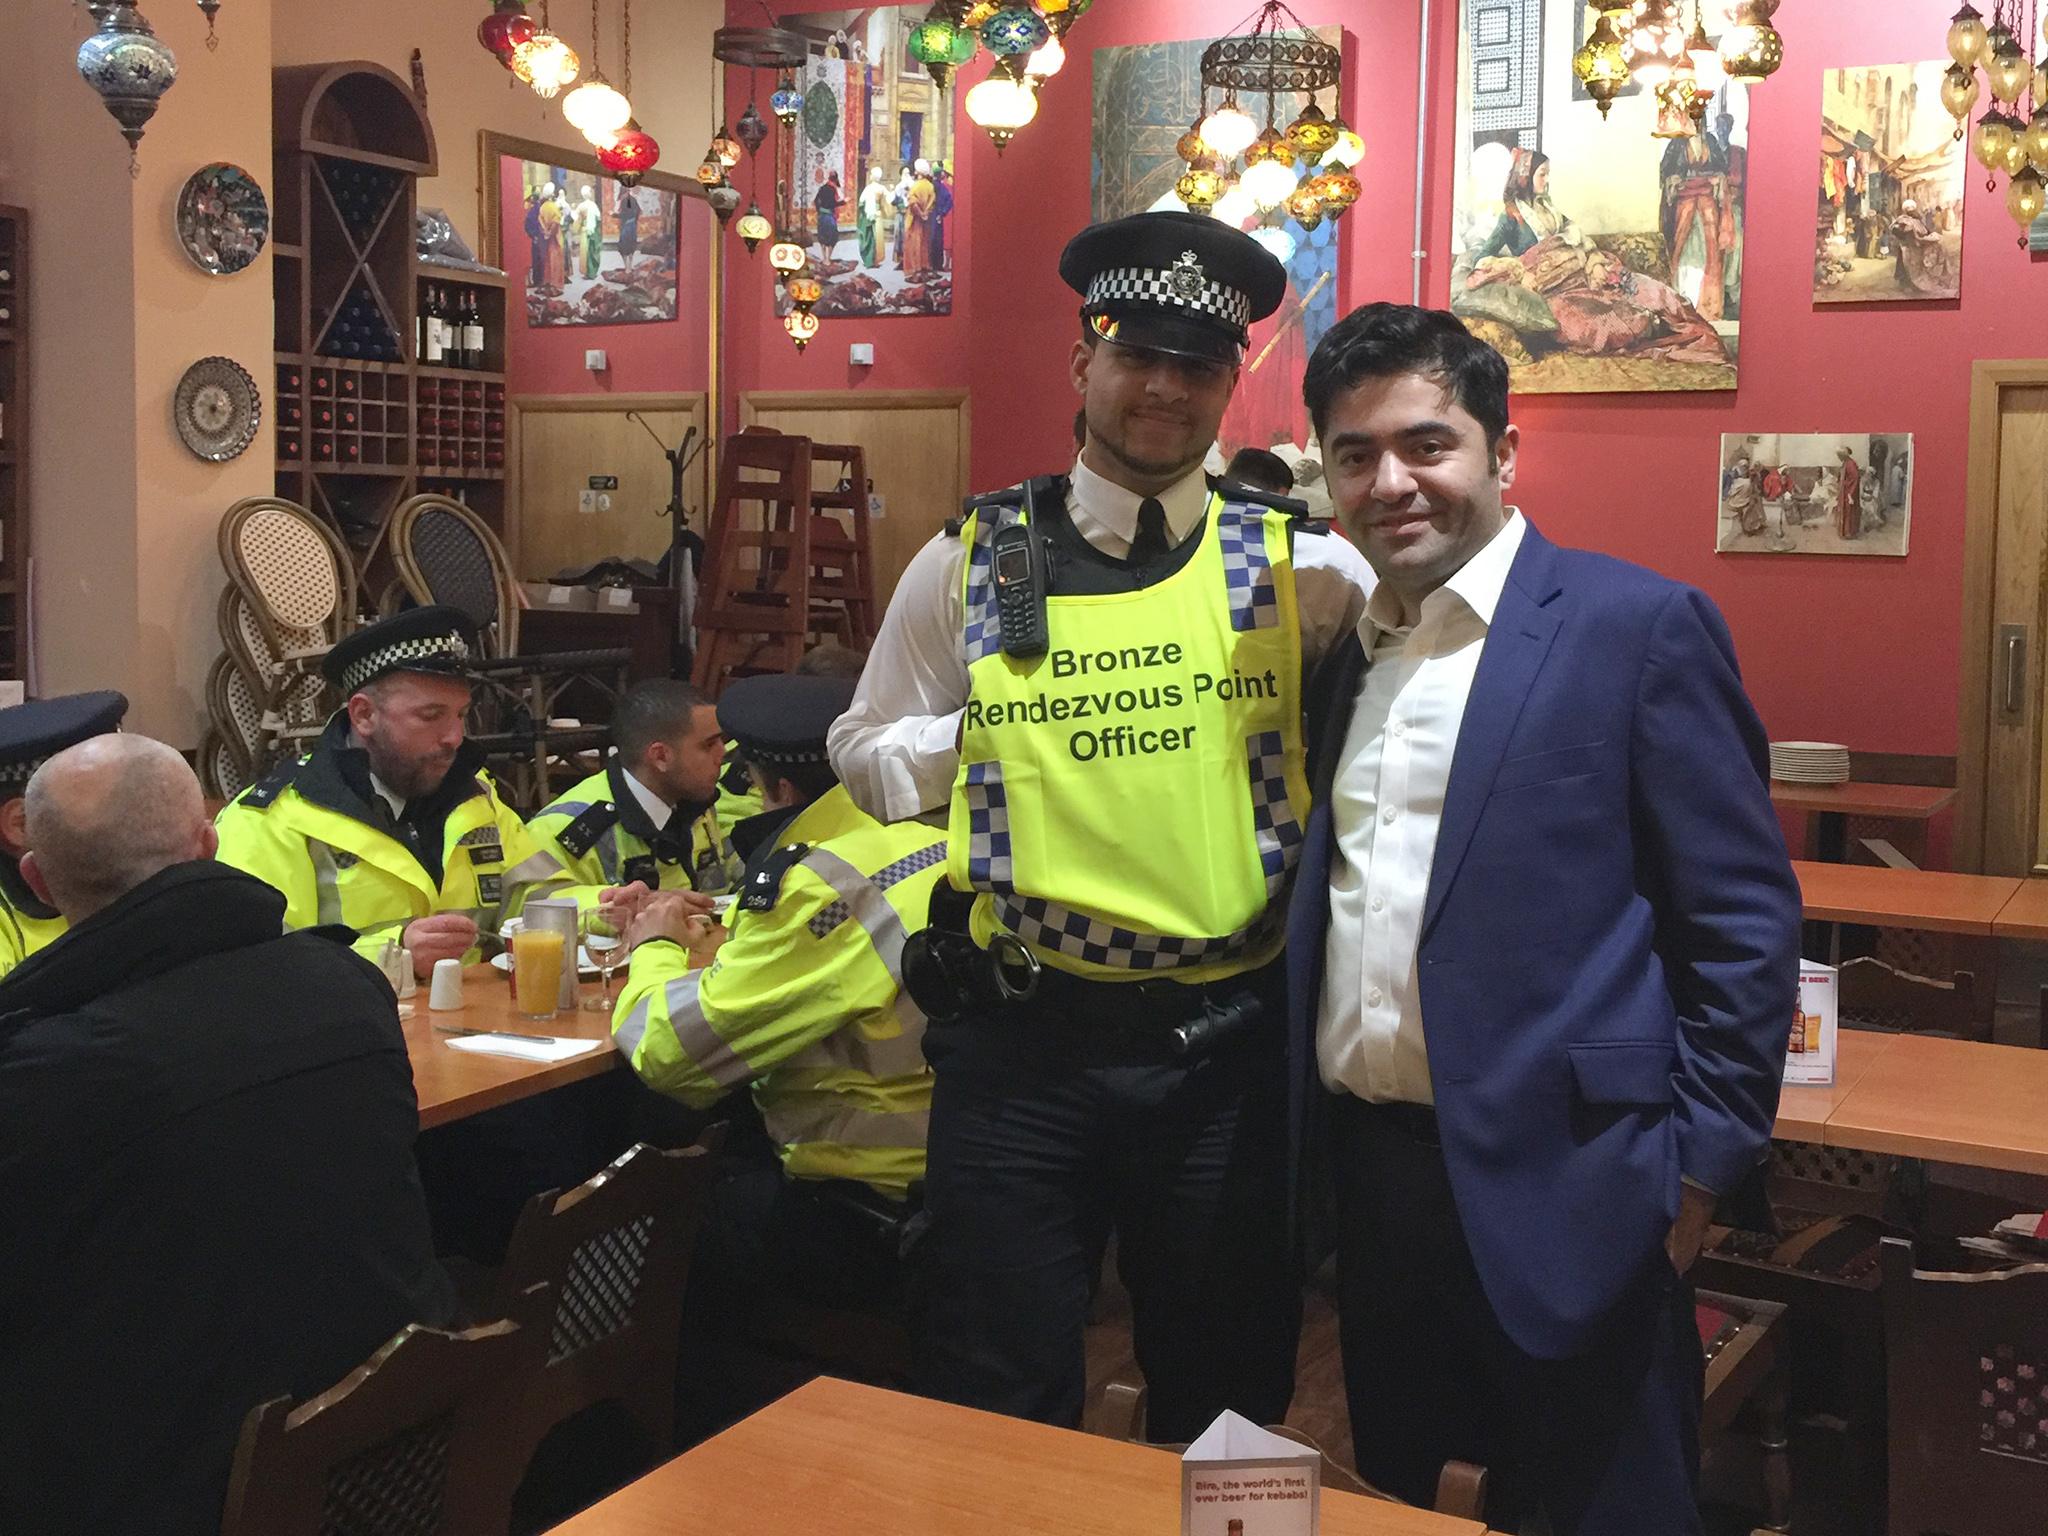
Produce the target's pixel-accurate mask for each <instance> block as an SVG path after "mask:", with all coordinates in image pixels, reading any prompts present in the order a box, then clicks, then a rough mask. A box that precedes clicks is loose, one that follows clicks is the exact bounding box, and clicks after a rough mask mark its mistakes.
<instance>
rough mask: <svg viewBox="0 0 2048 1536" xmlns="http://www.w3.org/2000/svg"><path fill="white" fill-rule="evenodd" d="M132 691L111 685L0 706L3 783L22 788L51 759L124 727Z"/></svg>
mask: <svg viewBox="0 0 2048 1536" xmlns="http://www.w3.org/2000/svg"><path fill="white" fill-rule="evenodd" d="M127 713H128V699H127V697H126V695H124V694H119V693H116V692H114V690H113V689H111V688H106V689H102V690H100V691H99V692H96V693H68V694H65V695H63V696H62V697H61V698H55V699H32V700H30V701H29V702H28V703H26V704H16V705H15V706H13V707H12V708H11V709H0V784H4V785H8V786H10V787H12V788H14V789H16V790H18V789H19V788H20V787H21V786H22V785H23V784H26V783H27V782H28V779H29V776H30V775H31V774H33V773H34V772H35V771H36V770H37V769H38V768H40V767H42V765H43V763H44V762H45V761H46V760H48V759H49V758H52V757H55V756H56V755H57V754H58V753H59V752H62V751H63V750H64V749H65V748H66V747H75V746H77V745H78V744H79V743H80V742H81V741H90V740H91V739H92V738H93V737H95V736H104V735H106V734H107V733H108V732H109V731H116V730H119V729H120V728H121V717H122V716H123V715H125V714H127Z"/></svg>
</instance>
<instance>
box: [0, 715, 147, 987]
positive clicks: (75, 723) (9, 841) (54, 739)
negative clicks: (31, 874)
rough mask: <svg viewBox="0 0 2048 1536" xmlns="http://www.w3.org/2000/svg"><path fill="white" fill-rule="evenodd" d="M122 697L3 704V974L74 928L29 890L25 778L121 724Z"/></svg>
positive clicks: (0, 909) (0, 903) (0, 718)
mask: <svg viewBox="0 0 2048 1536" xmlns="http://www.w3.org/2000/svg"><path fill="white" fill-rule="evenodd" d="M127 713H128V700H127V698H126V696H124V695H122V694H119V693H115V692H114V691H113V690H112V689H104V690H102V691H100V692H98V693H69V694H65V695H63V696H62V697H60V698H54V699H31V700H30V701H29V702H28V703H26V704H16V705H14V706H13V707H12V708H10V709H0V976H4V975H5V974H6V973H7V972H9V971H11V970H13V969H14V968H15V967H16V966H17V965H19V964H21V962H22V961H24V960H26V959H27V958H28V957H29V956H30V955H32V954H34V953H36V952H37V951H38V950H40V949H44V948H46V947H47V946H49V945H51V944H54V943H55V942H56V941H57V940H58V939H59V938H60V937H62V936H63V934H64V932H65V931H66V930H67V929H68V928H69V927H70V926H71V925H70V924H69V923H67V922H66V921H65V920H64V914H63V913H61V912H59V911H58V910H57V909H56V908H55V907H53V906H51V905H50V904H49V903H48V902H46V901H44V900H43V899H42V898H41V897H40V896H38V895H36V893H35V892H34V891H32V890H30V889H29V887H28V882H27V881H26V880H25V879H23V878H22V874H21V856H22V855H23V854H24V853H27V852H28V851H29V850H28V815H27V811H26V809H25V804H24V801H23V798H22V797H23V796H24V795H25V794H26V793H27V790H28V781H29V780H30V779H32V778H33V777H35V771H36V770H37V769H38V768H40V767H42V766H43V764H44V762H45V761H46V760H48V759H49V758H53V757H55V756H56V755H57V754H58V753H59V752H62V751H63V750H64V749H65V748H66V747H75V746H77V745H78V744H79V743H80V742H81V741H89V740H91V739H92V738H93V737H95V736H104V735H106V734H107V733H108V732H109V731H118V730H119V729H121V717H122V716H123V715H125V714H127Z"/></svg>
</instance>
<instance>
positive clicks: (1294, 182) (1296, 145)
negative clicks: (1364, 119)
mask: <svg viewBox="0 0 2048 1536" xmlns="http://www.w3.org/2000/svg"><path fill="white" fill-rule="evenodd" d="M1343 68H1344V59H1343V55H1342V54H1341V53H1340V52H1339V51H1338V50H1337V49H1336V48H1334V47H1332V46H1331V45H1330V44H1328V43H1326V42H1324V41H1323V40H1322V39H1321V38H1319V37H1317V36H1316V35H1315V34H1314V33H1313V32H1311V31H1310V30H1309V29H1308V28H1307V27H1306V26H1305V25H1304V24H1303V23H1302V21H1301V18H1300V17H1298V16H1296V15H1295V14H1294V12H1292V11H1290V10H1289V9H1288V8H1287V7H1286V6H1285V5H1282V4H1281V3H1280V0H1267V3H1266V4H1264V5H1262V6H1260V8H1259V9H1258V11H1257V12H1256V13H1255V14H1254V15H1253V16H1252V17H1251V18H1249V26H1248V28H1240V30H1239V31H1237V32H1235V33H1232V34H1231V35H1230V36H1228V37H1225V38H1221V39H1219V40H1217V41H1216V42H1213V43H1211V44H1210V45H1209V46H1208V47H1207V48H1205V49H1203V50H1202V62H1201V74H1202V103H1201V107H1200V109H1199V111H1198V113H1197V115H1196V118H1195V122H1194V124H1193V126H1192V127H1190V128H1189V129H1188V131H1187V132H1186V133H1184V134H1182V135H1181V138H1180V142H1179V144H1178V145H1177V146H1176V149H1177V151H1178V153H1179V155H1180V158H1181V159H1182V161H1184V162H1185V165H1186V168H1185V169H1184V170H1183V171H1182V172H1181V176H1180V180H1178V181H1177V182H1175V183H1174V187H1173V190H1174V195H1175V196H1176V197H1178V198H1179V199H1180V200H1181V202H1183V203H1184V204H1186V205H1187V207H1188V208H1189V210H1190V211H1192V212H1195V213H1207V214H1211V215H1213V216H1214V217H1216V218H1218V219H1221V220H1222V221H1223V222H1224V223H1226V224H1229V225H1232V226H1233V227H1236V228H1239V229H1242V228H1243V227H1244V225H1245V223H1246V221H1247V220H1256V221H1257V224H1256V226H1255V227H1254V228H1253V229H1252V230H1251V237H1252V238H1253V239H1254V240H1256V241H1258V243H1259V244H1260V245H1262V246H1264V247H1265V248H1266V249H1267V250H1268V251H1270V252H1272V253H1273V255H1274V256H1275V257H1276V258H1277V259H1279V260H1280V261H1283V262H1284V261H1287V260H1288V259H1290V258H1291V257H1292V256H1293V255H1294V252H1295V250H1296V248H1297V246H1298V245H1299V239H1298V236H1297V235H1296V233H1295V232H1294V230H1299V231H1300V232H1301V233H1303V234H1306V233H1307V232H1308V231H1310V230H1312V229H1314V228H1315V227H1316V226H1317V225H1318V224H1320V223H1322V222H1323V220H1324V219H1335V218H1339V217H1341V216H1342V215H1343V213H1344V210H1345V209H1347V208H1349V207H1350V206H1351V205H1352V204H1353V203H1355V202H1357V201H1358V195H1359V185H1358V178H1357V177H1356V176H1354V175H1353V174H1352V168H1353V167H1354V166H1356V165H1357V164H1358V162H1359V161H1360V160H1362V159H1363V158H1365V144H1364V141H1363V140H1361V139H1360V138H1359V136H1358V135H1357V134H1356V133H1354V132H1353V131H1352V130H1351V127H1350V125H1348V124H1347V123H1346V122H1345V121H1344V119H1343V117H1342V116H1341V115H1337V114H1338V111H1339V108H1338V102H1339V99H1340V98H1341V96H1342V95H1343ZM1323 91H1328V92H1329V93H1330V111H1329V112H1327V113H1326V112H1324V110H1323V109H1322V107H1321V106H1320V105H1318V104H1317V101H1316V97H1317V95H1318V94H1319V93H1321V92H1323ZM1212 92H1216V93H1219V97H1218V100H1217V104H1216V106H1215V108H1214V109H1213V110H1212V109H1211V107H1210V96H1211V93H1212ZM1261 96H1263V97H1264V98H1265V120H1264V125H1263V126H1261V124H1260V120H1259V119H1258V118H1256V117H1254V116H1253V115H1252V113H1251V112H1248V111H1246V110H1245V107H1246V104H1247V103H1249V104H1251V105H1252V106H1254V107H1255V106H1257V104H1258V98H1259V97H1261ZM1282 96H1306V97H1307V98H1308V101H1307V104H1306V105H1304V106H1303V107H1302V108H1301V110H1300V111H1299V112H1297V113H1296V114H1295V116H1294V119H1293V121H1292V122H1289V123H1287V124H1286V125H1285V126H1284V127H1283V126H1282V125H1281V122H1280V98H1281V97H1282ZM1290 222H1291V223H1292V224H1293V226H1294V230H1290V229H1289V228H1288V225H1289V224H1290Z"/></svg>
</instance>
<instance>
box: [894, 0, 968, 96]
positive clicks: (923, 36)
mask: <svg viewBox="0 0 2048 1536" xmlns="http://www.w3.org/2000/svg"><path fill="white" fill-rule="evenodd" d="M977 46H978V44H977V43H976V41H975V35H974V32H973V31H972V30H971V29H970V28H967V27H963V26H961V25H959V24H958V23H957V22H955V21H953V20H952V19H951V18H950V17H948V16H945V15H943V14H941V13H940V12H939V11H938V10H937V9H936V8H935V9H934V10H933V12H932V14H931V15H929V16H927V17H926V18H925V19H924V20H923V21H921V22H919V23H918V25H917V26H916V27H914V28H913V29H912V30H911V33H910V56H911V57H912V58H913V59H915V60H917V62H918V63H920V64H922V65H923V66H924V72H925V73H926V74H928V75H930V76H931V77H932V84H934V85H936V86H937V87H938V88H939V89H940V90H944V89H945V88H946V83H947V82H948V81H949V80H951V79H952V78H953V71H954V70H956V69H958V68H959V67H960V66H961V65H962V64H965V63H966V62H967V61H968V60H969V59H971V58H973V57H974V51H975V48H976V47H977Z"/></svg>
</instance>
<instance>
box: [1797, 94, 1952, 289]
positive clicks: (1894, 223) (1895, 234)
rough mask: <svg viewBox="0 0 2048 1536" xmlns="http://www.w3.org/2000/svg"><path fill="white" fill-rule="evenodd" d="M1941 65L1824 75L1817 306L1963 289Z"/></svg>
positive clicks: (1816, 222) (1817, 208) (1816, 221)
mask: <svg viewBox="0 0 2048 1536" xmlns="http://www.w3.org/2000/svg"><path fill="white" fill-rule="evenodd" d="M1947 67H1948V60H1946V59H1943V60H1941V61H1940V62H1939V63H1925V64H1883V65H1878V66H1875V67H1873V68H1867V69H1830V70H1827V71H1826V72H1825V73H1824V75H1823V77H1822V78H1823V82H1824V83H1823V85H1822V87H1821V98H1820V188H1819V192H1818V195H1817V196H1816V198H1815V202H1814V208H1815V212H1814V246H1813V298H1814V302H1815V303H1816V304H1848V303H1868V302H1872V301H1877V302H1882V301H1885V300H1891V299H1953V298H1955V297H1956V296H1957V295H1958V294H1959V293H1961V291H1962V275H1963V179H1964V176H1965V173H1966V172H1967V170H1968V167H1967V166H1966V165H1965V163H1964V156H1963V146H1962V145H1961V144H1960V143H1958V142H1957V141H1956V136H1955V119H1953V118H1952V117H1950V116H1949V115H1948V111H1947V109H1946V108H1944V107H1943V106H1942V104H1941V76H1942V71H1943V70H1945V69H1946V68H1947Z"/></svg>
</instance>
